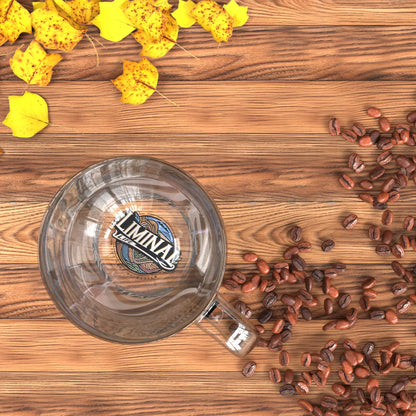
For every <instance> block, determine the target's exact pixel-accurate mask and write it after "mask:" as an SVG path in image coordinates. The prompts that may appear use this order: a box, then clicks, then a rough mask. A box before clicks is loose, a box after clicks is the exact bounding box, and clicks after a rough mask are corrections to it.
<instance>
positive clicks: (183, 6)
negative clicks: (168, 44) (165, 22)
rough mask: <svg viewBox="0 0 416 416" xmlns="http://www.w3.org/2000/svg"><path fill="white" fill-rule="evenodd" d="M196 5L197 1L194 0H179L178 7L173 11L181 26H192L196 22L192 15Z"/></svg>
mask: <svg viewBox="0 0 416 416" xmlns="http://www.w3.org/2000/svg"><path fill="white" fill-rule="evenodd" d="M194 7H195V3H194V2H193V1H192V0H186V1H185V0H179V4H178V8H177V9H176V10H175V11H174V12H173V13H172V16H173V17H174V18H175V20H176V21H177V22H178V25H179V26H180V27H184V28H186V27H191V26H192V25H193V24H194V23H195V22H196V20H195V19H194V18H193V17H192V15H191V11H192V10H193V9H194Z"/></svg>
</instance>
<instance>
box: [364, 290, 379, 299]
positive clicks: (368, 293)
mask: <svg viewBox="0 0 416 416" xmlns="http://www.w3.org/2000/svg"><path fill="white" fill-rule="evenodd" d="M363 295H365V296H368V297H369V298H371V299H375V298H376V297H377V292H376V291H375V290H374V289H364V290H363Z"/></svg>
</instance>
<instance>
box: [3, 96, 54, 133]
mask: <svg viewBox="0 0 416 416" xmlns="http://www.w3.org/2000/svg"><path fill="white" fill-rule="evenodd" d="M3 124H4V125H6V126H7V127H10V128H11V129H12V132H13V136H16V137H32V136H34V135H35V134H36V133H38V132H39V131H41V130H42V129H43V128H45V127H46V126H47V125H48V124H49V119H48V105H47V104H46V101H45V100H44V99H43V98H42V97H41V96H40V95H37V94H33V93H31V92H27V91H26V92H25V93H24V94H23V95H22V96H15V95H13V96H10V97H9V113H8V114H7V116H6V118H5V119H4V120H3Z"/></svg>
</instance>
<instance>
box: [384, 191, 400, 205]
mask: <svg viewBox="0 0 416 416" xmlns="http://www.w3.org/2000/svg"><path fill="white" fill-rule="evenodd" d="M399 198H400V194H399V192H398V191H395V190H393V191H390V192H389V200H388V201H387V202H389V203H393V202H396V201H397V200H398V199H399Z"/></svg>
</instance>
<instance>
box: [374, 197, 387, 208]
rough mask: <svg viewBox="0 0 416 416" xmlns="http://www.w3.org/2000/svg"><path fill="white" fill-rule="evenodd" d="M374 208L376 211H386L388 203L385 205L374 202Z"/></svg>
mask: <svg viewBox="0 0 416 416" xmlns="http://www.w3.org/2000/svg"><path fill="white" fill-rule="evenodd" d="M373 207H374V208H375V209H379V210H380V211H384V210H385V209H387V203H385V202H378V201H377V200H374V202H373Z"/></svg>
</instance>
